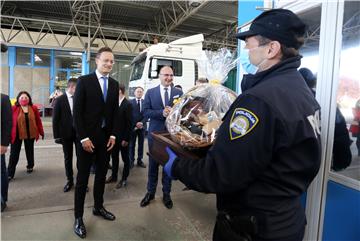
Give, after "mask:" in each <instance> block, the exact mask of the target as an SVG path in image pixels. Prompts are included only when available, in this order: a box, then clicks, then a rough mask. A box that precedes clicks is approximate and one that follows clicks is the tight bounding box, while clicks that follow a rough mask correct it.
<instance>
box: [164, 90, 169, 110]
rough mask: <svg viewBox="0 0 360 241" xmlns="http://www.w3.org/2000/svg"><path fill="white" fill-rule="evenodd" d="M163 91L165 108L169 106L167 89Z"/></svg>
mask: <svg viewBox="0 0 360 241" xmlns="http://www.w3.org/2000/svg"><path fill="white" fill-rule="evenodd" d="M164 90H165V97H164V99H165V101H164V102H165V106H169V92H168V88H164Z"/></svg>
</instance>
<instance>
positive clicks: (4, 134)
mask: <svg viewBox="0 0 360 241" xmlns="http://www.w3.org/2000/svg"><path fill="white" fill-rule="evenodd" d="M11 127H12V110H11V104H10V100H9V96H7V95H5V94H1V212H2V211H4V209H5V208H6V202H7V197H8V188H9V183H8V175H7V170H6V162H5V153H6V152H7V149H8V146H9V144H10V139H11Z"/></svg>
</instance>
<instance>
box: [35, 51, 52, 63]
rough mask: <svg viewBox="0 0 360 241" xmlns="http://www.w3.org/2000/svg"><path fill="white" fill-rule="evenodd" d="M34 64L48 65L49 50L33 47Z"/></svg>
mask: <svg viewBox="0 0 360 241" xmlns="http://www.w3.org/2000/svg"><path fill="white" fill-rule="evenodd" d="M34 66H48V67H49V66H50V50H48V49H35V53H34Z"/></svg>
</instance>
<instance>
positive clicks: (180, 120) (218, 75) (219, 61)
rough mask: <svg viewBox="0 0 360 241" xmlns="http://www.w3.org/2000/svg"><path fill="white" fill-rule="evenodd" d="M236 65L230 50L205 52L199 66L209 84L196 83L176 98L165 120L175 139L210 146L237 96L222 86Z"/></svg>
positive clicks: (193, 145) (188, 145)
mask: <svg viewBox="0 0 360 241" xmlns="http://www.w3.org/2000/svg"><path fill="white" fill-rule="evenodd" d="M235 65H236V59H235V58H234V56H233V54H231V53H230V51H229V50H227V49H220V50H219V51H217V52H210V51H207V52H205V53H204V55H203V56H202V58H201V59H200V61H198V66H199V69H200V70H201V71H202V72H203V73H204V74H205V76H206V77H207V78H208V79H209V80H210V81H209V82H210V83H207V84H201V85H197V86H195V87H193V88H192V89H190V90H189V91H188V92H187V93H185V94H184V95H183V96H182V97H181V98H179V99H178V100H175V102H174V103H175V104H174V106H173V108H172V111H171V112H170V114H169V116H168V117H167V119H166V127H167V130H168V131H169V133H170V135H171V138H172V140H174V141H175V142H177V143H179V144H180V145H182V146H183V147H185V148H187V149H197V148H203V147H208V146H210V145H211V144H212V143H213V142H214V140H215V139H216V134H217V130H218V129H219V127H220V125H221V123H222V118H223V117H224V115H225V114H226V112H227V111H228V109H229V107H230V105H231V104H232V103H233V102H234V101H235V99H236V97H237V96H236V93H235V92H234V91H232V90H230V89H228V88H227V87H225V86H223V85H221V83H223V82H224V81H225V80H226V78H227V74H228V72H229V71H230V70H231V69H232V68H233V67H234V66H235Z"/></svg>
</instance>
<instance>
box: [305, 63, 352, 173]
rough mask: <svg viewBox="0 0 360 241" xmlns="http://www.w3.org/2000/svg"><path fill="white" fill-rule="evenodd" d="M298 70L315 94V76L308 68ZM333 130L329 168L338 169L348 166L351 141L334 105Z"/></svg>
mask: <svg viewBox="0 0 360 241" xmlns="http://www.w3.org/2000/svg"><path fill="white" fill-rule="evenodd" d="M299 72H300V74H301V75H302V77H303V78H304V80H305V82H306V84H307V86H308V87H309V88H310V90H311V92H312V93H313V95H314V96H315V94H316V92H315V87H316V76H315V75H314V74H313V73H312V72H311V70H310V69H308V68H300V69H299ZM334 131H335V133H334V144H333V156H332V164H331V168H332V170H334V171H340V170H343V169H345V168H346V167H348V166H349V165H350V163H351V160H352V154H351V150H350V146H351V143H352V141H351V139H350V136H349V132H348V129H347V127H346V121H345V118H344V116H343V114H342V113H341V111H340V109H339V108H338V107H336V115H335V129H334Z"/></svg>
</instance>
